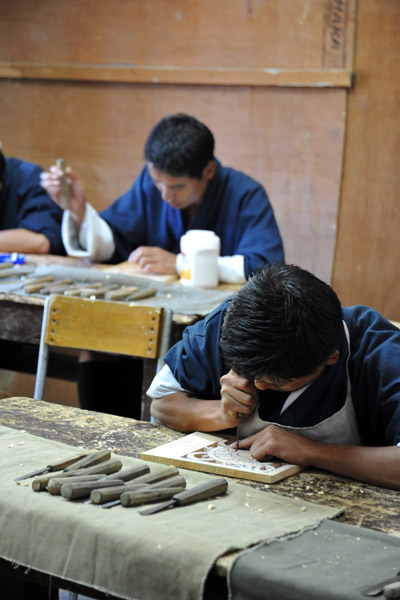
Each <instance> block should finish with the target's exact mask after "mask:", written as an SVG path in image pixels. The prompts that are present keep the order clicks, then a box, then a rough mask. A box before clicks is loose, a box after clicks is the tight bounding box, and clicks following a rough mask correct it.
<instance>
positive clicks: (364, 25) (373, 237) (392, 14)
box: [333, 0, 400, 321]
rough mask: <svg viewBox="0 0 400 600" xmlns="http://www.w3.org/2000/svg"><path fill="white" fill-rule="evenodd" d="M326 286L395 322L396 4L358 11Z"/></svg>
mask: <svg viewBox="0 0 400 600" xmlns="http://www.w3.org/2000/svg"><path fill="white" fill-rule="evenodd" d="M355 71H356V74H357V75H356V85H355V87H354V89H353V90H352V91H351V92H350V93H349V100H348V123H347V134H346V145H345V150H344V172H343V187H342V195H341V205H340V216H339V229H338V238H337V250H336V258H335V266H334V277H333V285H334V287H335V289H336V291H337V292H338V294H339V296H340V298H341V299H342V302H343V303H344V304H346V305H349V304H367V305H370V306H373V307H375V308H377V309H378V310H379V311H380V312H382V313H383V314H384V315H385V316H386V317H388V318H390V319H393V320H397V321H398V320H400V278H399V257H400V175H399V174H400V105H399V98H400V77H399V74H400V2H398V0H362V1H361V2H359V7H358V21H357V38H356V53H355Z"/></svg>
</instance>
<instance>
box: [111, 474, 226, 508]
mask: <svg viewBox="0 0 400 600" xmlns="http://www.w3.org/2000/svg"><path fill="white" fill-rule="evenodd" d="M227 489H228V482H227V481H226V479H222V478H218V479H214V480H213V481H208V482H207V483H202V484H200V485H197V486H196V487H194V488H191V489H188V490H184V491H183V492H179V493H178V494H175V495H174V496H173V497H172V498H171V499H170V500H167V501H166V502H162V504H158V505H157V506H153V507H152V508H148V509H147V510H142V511H140V512H139V514H141V515H152V514H155V513H158V512H160V511H162V510H166V509H167V508H172V507H175V506H185V505H187V504H192V503H193V502H199V501H200V500H206V499H207V498H213V497H214V496H219V495H220V494H225V493H226V491H227ZM123 495H124V494H122V496H123ZM122 496H121V502H122Z"/></svg>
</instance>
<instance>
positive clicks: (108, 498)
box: [90, 475, 186, 508]
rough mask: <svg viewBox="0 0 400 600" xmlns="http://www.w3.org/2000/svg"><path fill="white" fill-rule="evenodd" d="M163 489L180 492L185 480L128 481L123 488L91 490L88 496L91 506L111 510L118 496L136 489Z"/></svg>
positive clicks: (175, 478) (179, 478)
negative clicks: (170, 488) (98, 505)
mask: <svg viewBox="0 0 400 600" xmlns="http://www.w3.org/2000/svg"><path fill="white" fill-rule="evenodd" d="M165 487H173V488H180V490H184V489H185V487H186V480H185V478H184V477H182V475H177V476H176V477H169V478H168V479H164V480H162V481H157V482H156V483H153V484H149V483H143V482H142V483H140V482H139V483H138V482H137V481H136V480H133V481H128V482H127V483H126V485H125V486H120V487H115V488H110V489H104V490H103V489H101V488H100V489H97V490H93V492H92V493H91V494H90V499H91V501H92V503H93V504H101V505H102V508H112V506H117V504H118V503H119V502H118V503H114V500H119V501H120V496H121V494H123V493H124V492H128V491H129V492H131V491H134V490H138V489H141V488H142V489H143V488H147V489H148V488H150V489H152V490H154V489H157V490H159V489H162V488H165Z"/></svg>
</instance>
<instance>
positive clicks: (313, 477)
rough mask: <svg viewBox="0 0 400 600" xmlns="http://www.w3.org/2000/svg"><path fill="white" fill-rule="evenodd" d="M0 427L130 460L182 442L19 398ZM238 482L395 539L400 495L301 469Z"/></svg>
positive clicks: (3, 411) (165, 432)
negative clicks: (328, 509)
mask: <svg viewBox="0 0 400 600" xmlns="http://www.w3.org/2000/svg"><path fill="white" fill-rule="evenodd" d="M0 424H1V425H4V426H6V427H11V428H13V429H17V430H26V431H28V433H31V434H33V435H38V436H40V437H43V438H46V439H51V440H57V441H59V442H63V443H65V444H69V445H71V446H75V447H84V448H88V449H92V448H97V449H98V448H100V447H107V448H111V449H114V451H115V452H118V454H122V455H126V456H133V457H135V458H140V457H141V454H142V452H144V451H145V450H150V449H151V448H154V447H156V446H160V445H161V444H164V443H167V442H170V441H172V440H177V439H180V438H181V437H182V434H181V433H178V432H176V431H173V430H171V429H169V428H167V427H163V426H161V425H157V424H155V423H150V422H145V421H135V420H133V419H126V418H123V417H116V416H114V415H106V414H103V413H95V412H90V411H86V410H81V409H78V408H72V407H66V406H61V405H57V404H52V403H51V404H50V403H46V402H42V401H34V400H32V399H30V398H19V397H15V398H8V399H3V400H0ZM236 481H238V480H236ZM240 482H241V483H242V484H243V485H248V486H251V487H255V488H257V489H262V490H264V491H265V493H267V494H274V493H276V494H279V495H283V496H288V497H296V498H300V499H304V500H308V501H310V502H315V503H317V504H324V505H327V506H332V507H334V508H340V507H344V509H345V513H344V514H343V515H342V516H341V517H340V520H341V521H343V522H344V523H349V524H351V525H358V526H362V527H367V528H370V529H375V530H377V531H383V532H385V533H389V534H392V535H396V536H400V526H399V519H398V515H399V514H400V495H399V493H398V492H397V491H395V490H388V489H384V488H379V487H376V486H373V485H368V484H363V483H359V482H356V481H352V480H350V479H347V478H345V477H340V476H337V475H334V474H331V473H327V472H323V471H318V470H316V469H305V470H304V471H302V472H300V473H298V474H296V475H293V476H291V477H288V478H287V479H284V480H281V481H278V482H276V483H274V484H271V485H269V484H260V483H257V482H250V481H246V480H243V479H241V480H240Z"/></svg>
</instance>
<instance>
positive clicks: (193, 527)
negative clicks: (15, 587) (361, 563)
mask: <svg viewBox="0 0 400 600" xmlns="http://www.w3.org/2000/svg"><path fill="white" fill-rule="evenodd" d="M76 452H77V449H76V448H73V447H71V446H68V445H65V444H61V443H58V442H55V441H50V440H46V439H43V438H40V437H37V436H33V435H30V434H28V433H25V432H21V431H15V430H14V429H10V428H7V427H1V426H0V453H1V457H2V460H1V468H0V531H1V536H0V557H2V558H4V559H6V560H9V561H11V562H15V563H17V564H20V565H23V566H26V567H31V568H33V569H37V570H39V571H42V572H44V573H47V574H50V575H54V576H57V577H61V578H65V579H67V580H70V581H74V582H77V583H80V584H82V585H85V586H88V587H91V588H94V589H97V590H100V591H103V592H106V593H109V594H113V595H115V596H117V597H120V598H127V599H140V600H155V599H156V598H162V599H163V600H197V599H200V598H201V597H202V594H203V587H204V583H205V579H206V577H207V574H208V572H209V571H210V569H211V568H212V566H213V564H214V562H215V561H216V559H217V558H218V557H219V556H221V555H223V554H225V553H226V552H229V551H234V550H243V549H244V548H248V547H249V546H251V545H252V544H257V543H259V542H261V541H262V540H266V539H274V538H277V537H281V536H283V535H287V534H290V533H294V532H296V531H300V530H302V529H303V528H305V527H310V526H312V525H315V524H316V523H318V522H319V521H320V520H321V519H324V518H326V517H334V516H335V515H336V514H338V512H340V511H338V510H337V509H334V508H330V507H326V506H322V505H316V504H311V503H307V502H305V501H303V500H302V501H297V500H296V499H290V498H284V497H282V496H279V495H276V494H273V493H265V492H262V491H258V490H255V489H253V488H250V487H248V486H246V485H243V484H240V483H236V482H234V481H229V493H228V494H226V495H225V496H223V497H221V498H218V499H213V500H212V501H210V502H212V503H213V504H215V509H213V510H210V509H209V508H208V504H209V502H208V501H205V502H199V503H197V504H193V505H190V506H186V507H180V508H175V509H170V510H169V511H167V512H165V511H164V512H160V513H158V514H154V515H151V516H142V515H140V514H139V510H141V508H140V507H138V508H136V507H133V508H124V507H122V506H118V507H115V508H112V509H110V510H104V509H102V508H101V507H99V506H95V505H88V504H83V503H82V502H80V501H73V502H71V501H68V500H65V499H64V498H62V497H60V496H51V495H50V494H48V493H47V492H34V491H33V490H32V488H31V480H27V481H26V482H24V481H22V482H20V485H17V483H16V482H15V478H16V477H18V476H20V475H23V474H25V473H29V472H31V471H33V470H35V469H37V468H40V467H43V466H45V465H47V464H49V463H51V462H52V461H53V460H58V459H62V458H65V457H68V456H71V455H73V454H75V453H76ZM114 456H117V455H114ZM119 458H121V460H122V463H123V467H124V468H125V467H129V466H134V465H138V464H143V461H140V460H138V459H134V458H130V457H119ZM148 464H149V466H150V469H151V471H152V472H153V471H156V470H160V469H164V468H165V465H160V464H156V463H148ZM180 473H181V474H182V475H184V477H185V478H186V480H187V485H188V487H192V486H195V485H198V484H199V483H202V482H204V481H207V480H209V479H210V478H212V476H210V475H207V474H204V473H197V472H195V471H188V470H184V469H180ZM24 483H28V485H27V486H26V485H24ZM304 506H306V508H307V510H302V507H304Z"/></svg>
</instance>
